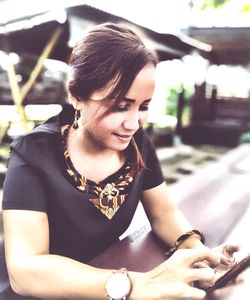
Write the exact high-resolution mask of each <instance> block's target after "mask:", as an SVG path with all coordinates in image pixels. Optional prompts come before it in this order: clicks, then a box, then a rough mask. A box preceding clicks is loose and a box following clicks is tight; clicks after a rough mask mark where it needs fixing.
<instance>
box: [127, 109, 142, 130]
mask: <svg viewBox="0 0 250 300" xmlns="http://www.w3.org/2000/svg"><path fill="white" fill-rule="evenodd" d="M145 121H146V120H145V117H144V116H143V113H142V112H140V111H136V112H129V113H128V114H127V115H126V119H125V120H124V122H123V126H124V128H125V129H127V130H130V131H136V130H138V129H139V128H140V127H141V126H142V125H143V124H144V123H145Z"/></svg>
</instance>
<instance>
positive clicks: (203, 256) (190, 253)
mask: <svg viewBox="0 0 250 300" xmlns="http://www.w3.org/2000/svg"><path fill="white" fill-rule="evenodd" d="M178 251H186V252H185V253H184V252H183V253H181V252H179V254H180V255H182V256H183V257H185V260H186V262H187V263H188V265H189V266H192V265H193V264H195V263H197V262H202V261H204V260H207V261H208V263H209V264H210V265H212V266H217V265H218V264H219V263H220V262H221V259H222V258H223V255H222V254H220V253H218V252H216V251H212V250H210V249H208V248H202V249H180V250H178ZM178 251H176V253H177V252H178Z"/></svg>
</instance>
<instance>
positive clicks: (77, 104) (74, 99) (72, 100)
mask: <svg viewBox="0 0 250 300" xmlns="http://www.w3.org/2000/svg"><path fill="white" fill-rule="evenodd" d="M68 99H69V103H70V104H71V105H72V106H73V107H74V109H80V108H79V107H80V101H81V100H80V99H79V98H77V97H75V96H73V95H72V94H70V93H69V94H68Z"/></svg>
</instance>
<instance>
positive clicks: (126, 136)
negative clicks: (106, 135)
mask: <svg viewBox="0 0 250 300" xmlns="http://www.w3.org/2000/svg"><path fill="white" fill-rule="evenodd" d="M114 135H115V136H116V137H117V138H118V139H119V140H120V141H122V142H129V141H130V140H131V138H132V136H133V135H132V134H120V133H114Z"/></svg>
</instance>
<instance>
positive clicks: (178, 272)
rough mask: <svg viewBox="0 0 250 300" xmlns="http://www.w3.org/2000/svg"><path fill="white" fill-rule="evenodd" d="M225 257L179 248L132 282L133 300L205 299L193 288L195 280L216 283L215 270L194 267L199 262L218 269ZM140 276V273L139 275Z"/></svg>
mask: <svg viewBox="0 0 250 300" xmlns="http://www.w3.org/2000/svg"><path fill="white" fill-rule="evenodd" d="M221 258H222V255H221V254H220V253H218V252H214V251H211V250H210V249H208V248H204V249H179V250H177V251H176V252H175V253H174V254H173V255H172V256H171V257H170V258H169V259H168V260H166V261H165V262H164V263H162V264H161V265H159V266H158V267H156V268H155V269H153V270H152V271H149V272H146V273H140V274H139V276H137V278H136V279H135V281H134V282H133V283H134V284H133V291H132V293H131V296H130V298H131V300H132V299H144V300H146V299H161V300H162V299H186V298H195V299H202V298H204V297H205V295H206V293H205V291H203V290H202V289H199V288H197V287H194V286H193V283H194V282H195V281H213V280H214V270H213V268H211V267H209V266H208V265H207V266H205V267H202V268H195V267H194V266H195V264H196V263H198V262H203V261H208V262H209V264H210V265H212V266H216V265H219V264H220V262H221ZM137 274H138V273H137Z"/></svg>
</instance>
